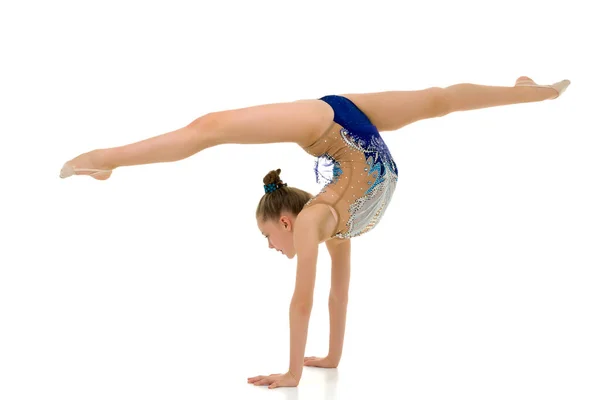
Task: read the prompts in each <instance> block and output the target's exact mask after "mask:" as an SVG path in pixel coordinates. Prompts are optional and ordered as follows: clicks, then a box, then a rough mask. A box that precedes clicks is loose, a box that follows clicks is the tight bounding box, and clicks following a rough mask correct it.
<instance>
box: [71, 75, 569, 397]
mask: <svg viewBox="0 0 600 400" xmlns="http://www.w3.org/2000/svg"><path fill="white" fill-rule="evenodd" d="M569 84H570V82H569V81H568V80H563V81H560V82H557V83H555V84H553V85H537V84H536V83H535V82H533V81H532V80H531V79H529V78H527V77H524V76H522V77H520V78H519V79H517V81H516V83H515V85H514V86H506V87H504V86H483V85H475V84H470V83H461V84H456V85H452V86H449V87H446V88H440V87H431V88H427V89H423V90H416V91H387V92H378V93H362V94H344V95H328V96H325V97H322V98H320V99H308V100H298V101H294V102H289V103H277V104H267V105H259V106H253V107H247V108H241V109H234V110H226V111H219V112H211V113H208V114H206V115H203V116H201V117H199V118H197V119H196V120H194V121H192V122H191V123H190V124H188V125H187V126H184V127H183V128H181V129H178V130H175V131H173V132H168V133H165V134H162V135H159V136H155V137H152V138H149V139H145V140H142V141H140V142H137V143H132V144H129V145H125V146H120V147H114V148H108V149H97V150H93V151H90V152H87V153H83V154H81V155H79V156H77V157H75V158H73V159H72V160H70V161H68V162H67V163H65V164H64V166H63V168H62V170H61V173H60V176H61V178H67V177H69V176H72V175H89V176H92V177H93V178H95V179H98V180H105V179H108V178H109V177H110V176H111V174H112V171H113V170H115V169H116V168H118V167H123V166H128V165H141V164H150V163H159V162H172V161H178V160H182V159H184V158H187V157H190V156H191V155H193V154H196V153H198V152H199V151H201V150H204V149H207V148H209V147H212V146H217V145H220V144H227V143H235V144H260V143H283V142H293V143H296V144H298V145H299V146H300V147H301V148H302V149H303V150H304V151H306V152H308V153H309V154H311V155H313V156H315V157H316V158H317V163H316V167H315V171H316V173H317V180H318V179H319V177H322V178H324V181H325V182H326V184H325V185H324V187H323V189H322V190H321V192H320V193H318V194H317V195H316V196H313V195H311V194H309V193H307V192H305V191H303V190H300V189H297V188H293V187H288V186H287V184H285V183H283V182H282V181H281V179H280V177H279V174H280V172H281V170H280V169H277V170H274V171H271V172H269V173H268V174H267V176H266V177H265V178H264V180H263V184H264V189H265V194H264V196H263V197H262V198H261V199H260V201H259V204H258V207H257V210H256V221H257V225H258V228H259V229H260V231H261V232H262V234H263V235H264V236H265V237H266V238H267V239H268V244H269V248H274V249H276V250H277V251H279V252H281V253H282V254H284V255H286V256H287V257H288V258H290V259H291V258H293V257H294V256H296V255H297V256H298V261H297V271H296V284H295V290H294V294H293V297H292V301H291V305H290V314H289V315H290V364H289V370H288V371H287V372H286V373H285V374H273V375H269V376H264V375H259V376H256V377H253V378H248V383H254V384H255V385H269V388H274V387H281V386H297V385H298V384H299V382H300V378H301V376H302V368H303V365H308V366H317V367H325V368H335V367H337V365H338V363H339V362H340V358H341V355H342V345H343V339H344V329H345V322H346V305H347V301H348V287H349V281H350V238H352V237H356V236H359V235H362V234H364V233H366V232H368V231H370V230H371V229H373V227H375V226H376V225H377V223H378V222H379V221H380V220H381V217H382V216H383V214H384V212H385V210H386V208H387V206H388V205H389V202H390V199H391V198H392V194H393V193H394V189H395V186H396V182H397V180H398V170H397V168H396V163H395V162H394V159H393V158H392V155H391V154H390V151H389V149H388V147H387V146H386V144H385V142H384V141H383V139H382V138H381V136H380V132H384V131H395V130H397V129H399V128H401V127H403V126H406V125H408V124H410V123H413V122H416V121H419V120H423V119H427V118H434V117H441V116H444V115H447V114H449V113H452V112H456V111H466V110H474V109H481V108H487V107H495V106H501V105H509V104H518V103H529V102H537V101H542V100H548V99H554V98H557V97H558V96H560V95H561V94H562V93H563V92H564V90H565V89H566V88H567V86H569ZM322 242H325V243H326V246H327V250H328V251H329V254H330V256H331V260H332V272H331V290H330V295H329V312H330V336H329V353H328V355H327V356H326V357H323V358H316V357H304V350H305V347H306V337H307V331H308V321H309V318H310V314H311V310H312V304H313V289H314V284H315V274H316V265H317V254H318V246H319V244H320V243H322Z"/></svg>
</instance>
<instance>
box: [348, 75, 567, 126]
mask: <svg viewBox="0 0 600 400" xmlns="http://www.w3.org/2000/svg"><path fill="white" fill-rule="evenodd" d="M561 84H562V85H563V86H564V85H568V81H563V82H561ZM527 85H535V83H534V82H533V81H532V80H531V79H529V78H527V77H520V78H519V79H517V82H516V84H515V86H484V85H475V84H471V83H459V84H456V85H452V86H448V87H446V88H439V87H432V88H428V89H423V90H416V91H388V92H377V93H361V94H347V95H346V94H345V95H343V96H344V97H347V98H348V99H350V100H351V101H352V102H354V103H355V104H356V106H357V107H358V108H360V109H361V110H362V111H363V112H364V113H365V114H366V115H367V117H368V118H369V119H370V120H371V122H372V123H373V125H375V126H376V127H377V129H378V130H379V131H381V132H383V131H395V130H397V129H400V128H401V127H403V126H406V125H408V124H410V123H413V122H416V121H419V120H422V119H427V118H435V117H441V116H444V115H447V114H449V113H451V112H456V111H467V110H475V109H479V108H488V107H495V106H502V105H509V104H518V103H529V102H535V101H542V100H547V99H552V98H556V97H557V96H558V91H557V90H555V89H553V88H549V87H544V86H527ZM565 87H566V86H565ZM563 90H564V89H563Z"/></svg>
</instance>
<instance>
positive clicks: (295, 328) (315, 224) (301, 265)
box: [289, 206, 325, 381]
mask: <svg viewBox="0 0 600 400" xmlns="http://www.w3.org/2000/svg"><path fill="white" fill-rule="evenodd" d="M324 216H325V214H324V213H323V212H322V210H321V208H320V207H316V206H315V207H310V208H308V209H306V210H304V211H302V212H301V213H300V214H298V217H297V218H296V223H295V226H294V246H295V247H296V254H297V257H298V266H297V268H296V285H295V289H294V295H293V297H292V302H291V304H290V369H289V372H290V373H291V374H292V375H293V376H294V377H295V378H296V379H297V380H298V381H300V377H301V376H302V369H303V367H304V351H305V349H306V338H307V335H308V321H309V319H310V313H311V311H312V304H313V293H314V287H315V278H316V270H317V256H318V250H319V225H320V222H321V220H322V218H323V217H324Z"/></svg>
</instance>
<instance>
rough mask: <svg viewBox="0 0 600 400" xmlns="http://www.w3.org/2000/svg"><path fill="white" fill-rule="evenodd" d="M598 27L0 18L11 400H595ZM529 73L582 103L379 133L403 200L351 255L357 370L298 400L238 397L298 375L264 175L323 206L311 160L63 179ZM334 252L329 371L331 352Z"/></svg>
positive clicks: (319, 319)
mask: <svg viewBox="0 0 600 400" xmlns="http://www.w3.org/2000/svg"><path fill="white" fill-rule="evenodd" d="M17 4H18V5H17ZM587 7H588V6H587V5H586V2H585V1H569V2H567V3H565V2H541V1H539V2H531V1H503V2H499V3H497V5H490V4H489V3H488V2H475V1H472V2H468V1H451V2H441V1H440V2H430V1H420V2H410V4H409V3H407V2H393V3H392V2H389V3H387V2H356V3H351V2H341V1H336V2H329V1H324V2H307V1H304V2H293V3H288V2H276V1H264V0H263V1H252V2H242V1H238V2H234V1H219V2H216V1H210V2H208V1H195V2H188V3H181V2H132V1H111V2H108V1H103V2H75V1H72V2H66V1H52V2H43V3H42V2H24V1H21V2H18V3H17V2H16V1H13V2H6V3H3V4H2V6H1V8H0V33H1V39H0V41H1V44H2V54H3V55H2V58H3V61H2V62H1V65H0V69H1V75H0V78H1V89H0V92H1V93H0V96H1V106H2V113H1V117H0V123H1V127H0V128H1V130H0V133H1V135H2V136H1V137H2V146H0V152H1V153H2V154H1V155H2V157H1V161H0V162H1V163H2V165H1V166H2V180H3V182H2V183H3V185H2V188H3V189H2V192H3V194H2V197H1V200H0V201H1V202H2V204H1V213H2V219H1V229H2V238H3V242H2V245H1V248H2V250H1V252H0V257H1V258H0V263H1V269H0V398H1V399H3V400H20V399H32V400H33V399H36V400H41V399H44V400H45V399H61V400H67V399H78V400H79V399H86V400H92V399H103V400H104V399H111V400H116V399H167V398H168V399H259V398H277V399H311V400H319V399H348V398H350V399H359V398H367V397H368V398H376V399H440V398H460V399H463V400H466V399H486V400H487V399H508V398H510V399H513V400H515V399H528V400H531V399H545V400H547V399H566V398H570V399H578V400H587V399H598V397H599V396H600V386H599V380H600V361H599V360H600V344H599V341H598V338H599V337H600V326H599V325H600V324H599V311H600V306H599V305H600V290H599V283H600V279H599V278H600V274H599V271H598V268H599V266H600V255H599V243H600V232H599V228H598V226H599V223H600V213H599V211H598V204H600V195H599V194H598V182H599V172H600V162H599V160H598V154H599V150H600V146H599V140H598V134H599V133H600V129H599V124H598V118H597V114H598V90H599V87H598V75H597V73H598V70H599V68H598V67H599V65H598V63H597V62H595V61H594V58H595V50H594V48H595V46H596V44H595V41H594V40H593V37H598V33H599V32H598V28H597V21H596V20H595V17H594V14H593V13H592V12H591V11H590V9H589V8H587ZM589 7H591V3H590V6H589ZM520 75H527V76H530V77H531V78H533V79H534V80H535V81H536V82H538V83H540V84H551V83H554V82H556V81H559V80H561V79H565V78H568V79H570V80H571V81H572V84H571V86H570V87H569V89H568V90H567V91H566V92H565V93H564V95H563V96H562V97H561V98H559V99H558V100H552V101H545V102H540V103H529V104H522V105H514V106H505V107H498V108H490V109H485V110H477V111H469V112H464V113H454V114H451V115H448V116H445V117H443V118H439V119H435V120H427V121H421V122H417V123H415V124H413V125H410V126H407V127H405V128H403V129H401V130H399V131H396V132H385V133H384V134H383V137H384V139H385V140H386V142H387V143H388V145H389V147H390V149H391V151H392V154H393V156H394V157H395V160H396V162H397V165H398V168H399V182H398V188H397V190H396V193H395V195H394V198H393V203H392V205H391V206H390V208H389V209H388V211H387V213H386V215H385V218H384V219H383V221H382V222H381V223H380V225H378V226H377V228H376V229H375V230H373V231H372V232H371V233H370V234H367V235H365V236H362V237H360V238H357V239H354V240H353V245H352V246H353V264H352V280H351V290H350V303H349V309H348V320H347V327H346V340H345V346H344V353H343V357H342V360H341V363H340V366H339V367H338V369H337V370H323V369H315V368H305V369H304V375H303V377H302V380H301V382H300V386H299V387H297V388H286V389H276V390H271V391H268V389H266V387H255V386H252V385H249V384H247V382H246V379H247V377H250V376H254V375H258V374H265V375H268V374H272V373H283V372H285V371H286V370H287V368H288V360H289V322H288V307H289V302H290V300H291V296H292V292H293V285H294V277H295V266H296V260H295V259H294V260H288V259H287V258H286V257H283V256H282V255H280V254H279V253H277V252H276V251H273V250H269V249H268V245H267V241H266V239H264V238H263V237H262V235H261V234H260V232H259V230H258V228H257V227H256V223H255V219H254V211H255V207H256V204H257V202H258V200H259V199H260V197H261V196H262V194H263V193H264V191H263V188H262V178H263V176H264V175H265V174H266V173H267V172H269V170H271V169H276V168H281V169H282V178H283V180H284V181H286V182H288V184H289V185H291V186H296V187H300V188H303V189H305V190H308V191H310V192H312V193H316V192H318V190H319V189H320V186H319V185H318V184H317V183H316V182H315V179H314V173H313V171H312V166H313V158H312V157H311V156H310V155H308V154H307V153H304V152H303V151H302V150H301V149H300V148H299V147H298V146H296V145H291V144H271V145H261V146H257V145H246V146H240V145H226V146H220V147H216V148H211V149H209V150H207V151H204V152H201V153H199V154H197V155H195V156H193V157H190V158H188V159H185V160H182V161H180V162H176V163H163V164H152V165H144V166H136V167H126V168H120V169H118V170H116V171H115V173H114V174H113V176H112V177H111V179H109V180H108V181H104V182H101V181H96V180H93V179H91V178H88V177H72V178H69V179H67V180H61V179H59V177H58V173H59V171H60V168H61V167H62V164H63V163H64V162H65V161H67V160H69V159H71V158H73V157H75V156H76V155H78V154H80V153H82V152H85V151H89V150H92V149H94V148H106V147H112V146H120V145H123V144H128V143H131V142H135V141H138V140H142V139H145V138H147V137H151V136H155V135H158V134H162V133H165V132H168V131H171V130H175V129H178V128H180V127H182V126H185V125H186V124H188V123H189V122H191V121H192V120H194V119H195V118H197V117H199V116H201V115H204V114H206V113H208V112H211V111H219V110H225V109H231V108H240V107H246V106H252V105H259V104H266V103H274V102H283V101H292V100H298V99H306V98H319V97H321V96H324V95H326V94H339V93H352V92H372V91H384V90H413V89H414V90H417V89H423V88H426V87H430V86H441V87H444V86H449V85H452V84H455V83H464V82H468V83H476V84H485V85H500V86H512V85H513V84H514V81H515V80H516V78H518V77H519V76H520ZM399 112H402V110H399ZM374 248H375V249H377V250H376V251H373V250H372V249H374ZM320 249H321V250H320V251H321V252H320V257H319V264H318V276H317V283H316V289H315V295H314V307H313V311H312V317H311V321H310V326H309V336H308V344H307V349H306V355H316V356H323V355H325V354H326V353H327V350H328V348H327V346H328V339H329V320H328V309H327V296H328V291H329V283H330V282H329V276H330V275H329V274H330V264H329V262H330V260H329V258H328V255H327V252H326V249H325V246H324V245H322V247H321V248H320ZM267 392H268V393H267Z"/></svg>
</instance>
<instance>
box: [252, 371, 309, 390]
mask: <svg viewBox="0 0 600 400" xmlns="http://www.w3.org/2000/svg"><path fill="white" fill-rule="evenodd" d="M248 383H254V385H258V386H264V385H269V389H274V388H276V387H285V386H288V387H290V386H298V383H299V381H298V380H297V379H296V378H294V376H293V375H292V374H290V372H289V371H288V372H286V373H285V374H271V375H269V376H264V375H258V376H255V377H252V378H248Z"/></svg>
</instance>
